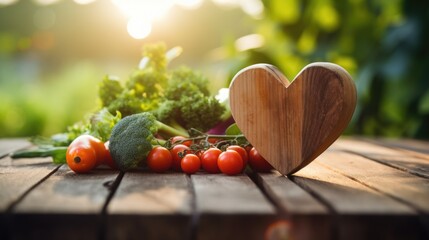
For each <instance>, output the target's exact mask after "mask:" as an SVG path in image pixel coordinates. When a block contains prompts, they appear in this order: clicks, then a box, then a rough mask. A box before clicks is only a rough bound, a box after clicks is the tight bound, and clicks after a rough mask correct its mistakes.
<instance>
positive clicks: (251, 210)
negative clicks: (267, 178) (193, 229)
mask: <svg viewBox="0 0 429 240" xmlns="http://www.w3.org/2000/svg"><path fill="white" fill-rule="evenodd" d="M191 179H192V183H193V186H194V190H195V198H196V211H197V216H198V219H199V221H198V226H197V234H196V236H197V239H263V238H264V234H265V232H266V231H267V230H268V229H269V227H270V225H272V224H275V223H276V222H277V221H278V220H279V219H278V216H277V213H276V209H275V207H274V206H273V205H272V204H271V203H270V202H269V201H268V200H267V199H266V198H265V197H264V196H263V194H262V192H261V191H260V190H259V189H258V188H257V186H256V185H255V184H254V183H253V182H252V180H251V179H250V178H249V177H248V176H247V175H237V176H226V175H223V174H204V173H201V174H195V175H192V176H191Z"/></svg>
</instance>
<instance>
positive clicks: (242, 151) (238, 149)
mask: <svg viewBox="0 0 429 240" xmlns="http://www.w3.org/2000/svg"><path fill="white" fill-rule="evenodd" d="M226 150H234V151H236V152H238V154H240V156H241V159H242V160H243V170H244V168H246V165H247V160H248V159H249V157H248V155H247V151H246V149H244V148H243V147H240V146H238V145H231V146H228V147H227V148H226Z"/></svg>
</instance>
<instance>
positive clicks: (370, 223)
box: [293, 152, 421, 239]
mask: <svg viewBox="0 0 429 240" xmlns="http://www.w3.org/2000/svg"><path fill="white" fill-rule="evenodd" d="M326 154H327V153H326V152H325V153H324V154H322V155H321V156H320V157H319V158H318V159H317V160H316V161H315V162H313V163H312V164H310V165H308V166H307V167H306V168H304V169H301V170H300V171H299V172H297V173H295V174H294V175H293V181H295V182H296V183H298V184H299V185H300V186H302V187H303V188H305V189H306V190H307V191H309V192H311V193H312V194H313V195H315V196H317V197H318V198H319V201H322V202H324V203H325V204H327V205H328V206H329V207H330V208H331V209H332V210H333V211H334V212H333V213H331V216H332V217H333V221H334V224H335V228H334V229H335V232H334V238H337V239H405V238H406V239H421V225H420V223H419V215H418V213H417V212H416V211H415V210H414V209H413V208H411V207H410V206H408V205H406V204H403V203H401V202H398V201H395V200H394V199H392V198H390V197H388V196H386V195H385V194H383V193H380V192H378V191H376V190H373V189H372V188H369V187H367V186H365V185H364V184H362V183H360V182H357V181H354V180H352V179H350V178H348V177H346V176H344V175H342V174H339V173H336V172H334V171H332V170H330V169H327V168H326V167H324V166H322V165H320V164H319V163H318V162H319V159H320V158H321V157H323V156H325V155H326Z"/></svg>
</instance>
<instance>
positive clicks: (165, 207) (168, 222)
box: [106, 172, 192, 239]
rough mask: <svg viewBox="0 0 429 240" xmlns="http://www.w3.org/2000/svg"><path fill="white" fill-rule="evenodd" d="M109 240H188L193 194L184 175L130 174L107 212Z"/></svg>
mask: <svg viewBox="0 0 429 240" xmlns="http://www.w3.org/2000/svg"><path fill="white" fill-rule="evenodd" d="M107 214H108V215H107V226H106V231H107V232H106V238H107V239H187V238H189V235H190V230H191V229H190V226H191V219H192V191H191V188H190V181H189V178H188V177H187V176H186V175H185V174H182V173H169V174H155V173H147V172H127V173H126V174H125V175H124V177H123V179H122V181H121V183H120V185H119V187H118V189H117V190H116V193H115V195H114V197H113V198H112V200H111V202H110V203H109V205H108V208H107Z"/></svg>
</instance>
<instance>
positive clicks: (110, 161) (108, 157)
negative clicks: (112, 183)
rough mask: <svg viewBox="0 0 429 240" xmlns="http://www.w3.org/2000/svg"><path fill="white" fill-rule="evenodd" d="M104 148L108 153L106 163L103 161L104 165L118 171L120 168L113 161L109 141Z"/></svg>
mask: <svg viewBox="0 0 429 240" xmlns="http://www.w3.org/2000/svg"><path fill="white" fill-rule="evenodd" d="M104 146H105V147H106V152H105V156H104V161H103V162H104V164H106V165H107V166H109V167H110V168H111V169H118V167H117V166H116V163H115V162H114V161H113V158H112V155H110V150H109V141H107V142H105V143H104Z"/></svg>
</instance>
